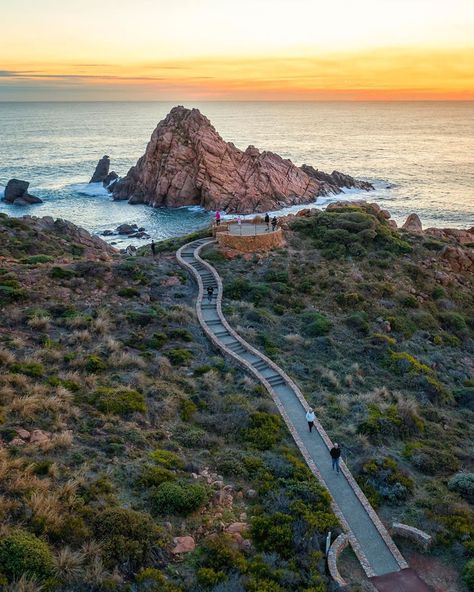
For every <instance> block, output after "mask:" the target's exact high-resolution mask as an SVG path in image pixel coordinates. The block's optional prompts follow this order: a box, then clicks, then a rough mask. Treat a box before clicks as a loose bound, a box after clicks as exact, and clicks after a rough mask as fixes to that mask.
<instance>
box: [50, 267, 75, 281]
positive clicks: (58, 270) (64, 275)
mask: <svg viewBox="0 0 474 592" xmlns="http://www.w3.org/2000/svg"><path fill="white" fill-rule="evenodd" d="M75 275H76V274H75V273H74V271H72V270H70V269H66V268H65V267H57V266H56V267H52V268H51V271H50V272H49V277H50V278H53V279H55V280H70V279H71V278H73V277H74V276H75Z"/></svg>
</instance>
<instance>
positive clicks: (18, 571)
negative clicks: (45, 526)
mask: <svg viewBox="0 0 474 592" xmlns="http://www.w3.org/2000/svg"><path fill="white" fill-rule="evenodd" d="M52 571H53V555H52V553H51V550H50V548H49V547H48V545H47V544H46V543H45V542H44V541H42V540H41V539H39V538H38V537H36V536H35V535H34V534H30V533H28V532H24V531H21V530H17V531H13V533H12V534H8V535H6V536H4V537H3V538H2V539H1V540H0V573H2V574H4V575H5V576H6V577H7V578H8V580H9V581H12V580H16V579H20V578H21V576H22V575H25V576H27V577H30V578H37V579H38V580H40V581H41V580H44V579H46V578H48V577H49V576H50V575H51V574H52Z"/></svg>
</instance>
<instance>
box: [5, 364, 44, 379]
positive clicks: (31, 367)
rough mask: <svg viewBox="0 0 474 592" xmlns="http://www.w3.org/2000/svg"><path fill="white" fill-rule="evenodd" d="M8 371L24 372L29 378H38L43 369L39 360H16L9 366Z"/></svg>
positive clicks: (42, 374) (41, 374)
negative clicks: (16, 361)
mask: <svg viewBox="0 0 474 592" xmlns="http://www.w3.org/2000/svg"><path fill="white" fill-rule="evenodd" d="M10 372H12V373H13V374H25V375H26V376H30V377H31V378H40V377H41V376H44V373H45V369H44V366H43V364H40V363H39V362H18V363H15V364H12V365H11V366H10Z"/></svg>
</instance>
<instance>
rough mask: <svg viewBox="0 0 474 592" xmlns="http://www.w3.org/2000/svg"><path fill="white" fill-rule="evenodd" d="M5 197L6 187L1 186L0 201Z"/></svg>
mask: <svg viewBox="0 0 474 592" xmlns="http://www.w3.org/2000/svg"><path fill="white" fill-rule="evenodd" d="M4 196H5V187H4V186H3V185H0V199H2V197H4Z"/></svg>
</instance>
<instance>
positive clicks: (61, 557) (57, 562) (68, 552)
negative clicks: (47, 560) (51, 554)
mask: <svg viewBox="0 0 474 592" xmlns="http://www.w3.org/2000/svg"><path fill="white" fill-rule="evenodd" d="M85 558H86V557H85V555H84V553H81V552H80V551H73V550H72V549H71V548H70V547H64V548H63V549H61V550H60V551H59V553H58V554H57V555H56V557H55V558H54V571H55V575H56V577H57V578H59V579H60V580H62V581H64V582H66V583H68V584H70V583H72V582H75V581H76V580H79V578H80V577H81V575H82V571H83V565H84V561H85Z"/></svg>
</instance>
